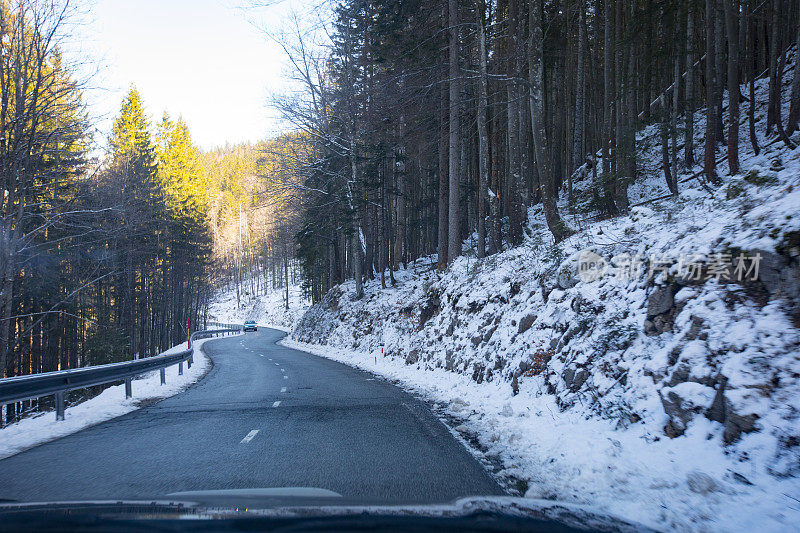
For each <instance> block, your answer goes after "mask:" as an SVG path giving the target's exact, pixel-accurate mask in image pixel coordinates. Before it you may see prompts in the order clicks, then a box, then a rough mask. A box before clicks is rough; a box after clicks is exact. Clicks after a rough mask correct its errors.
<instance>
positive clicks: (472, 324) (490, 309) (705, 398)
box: [285, 70, 800, 531]
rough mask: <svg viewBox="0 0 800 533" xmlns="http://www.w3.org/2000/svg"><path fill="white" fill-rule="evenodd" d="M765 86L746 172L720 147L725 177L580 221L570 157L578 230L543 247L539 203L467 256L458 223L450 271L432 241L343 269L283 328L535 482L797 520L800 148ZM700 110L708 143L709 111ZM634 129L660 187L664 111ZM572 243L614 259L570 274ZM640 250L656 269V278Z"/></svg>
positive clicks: (712, 518)
mask: <svg viewBox="0 0 800 533" xmlns="http://www.w3.org/2000/svg"><path fill="white" fill-rule="evenodd" d="M789 71H790V72H791V71H792V70H789ZM784 81H785V86H784V93H783V94H784V99H783V103H784V111H783V115H782V116H783V117H786V116H787V113H788V96H789V87H790V84H791V75H787V76H786V77H785V79H784ZM756 89H757V102H759V104H758V106H757V109H756V118H757V123H756V128H757V131H758V134H759V143H760V145H761V153H760V154H759V155H757V156H756V155H755V154H754V153H753V149H752V147H751V145H750V141H749V136H748V134H747V129H746V128H745V127H743V128H742V129H741V131H740V141H741V143H740V161H741V172H740V174H738V175H736V176H728V175H727V171H726V170H727V163H726V162H723V163H722V164H721V165H719V167H718V172H719V174H720V178H721V181H722V184H721V185H717V186H713V185H712V186H710V187H709V188H708V189H707V188H706V187H704V186H702V185H701V184H700V183H699V182H698V181H697V180H689V181H686V182H685V183H681V184H680V195H679V196H678V197H677V198H674V199H667V200H663V201H659V202H654V203H650V204H647V205H645V206H639V207H634V208H633V209H631V211H630V213H629V214H627V215H625V216H621V217H616V218H613V219H610V220H604V221H599V222H598V221H596V219H587V217H588V216H590V215H593V214H594V212H592V211H591V210H590V206H591V203H590V199H591V197H592V193H591V180H590V179H588V176H583V177H581V176H580V175H576V177H575V180H574V181H575V184H576V189H577V191H576V197H577V205H578V206H582V208H583V212H580V211H574V212H569V210H567V209H566V205H565V201H563V200H565V199H562V202H561V204H560V205H561V208H562V213H568V214H567V216H566V218H567V220H568V221H570V223H571V224H572V225H573V226H575V227H576V229H579V231H578V233H576V234H575V235H574V236H572V237H571V238H569V239H568V240H566V241H565V242H563V243H560V244H559V245H553V244H552V240H551V239H550V235H549V233H548V232H547V230H546V226H545V224H544V218H543V216H542V213H541V211H540V209H538V208H534V209H531V211H530V213H529V220H530V231H529V232H528V236H527V237H526V241H525V242H524V243H523V244H522V245H521V246H519V247H517V248H514V249H511V250H507V251H504V252H502V253H500V254H496V255H494V256H491V257H488V258H486V259H484V260H483V261H478V260H477V259H476V258H475V257H474V254H471V252H470V250H469V243H470V241H468V242H467V243H466V245H467V246H466V247H465V248H466V254H465V255H464V256H463V257H461V258H459V259H458V260H457V261H456V262H455V263H454V264H453V265H452V266H451V267H450V268H449V269H448V271H447V272H444V273H438V272H437V271H436V270H435V264H436V261H435V257H429V258H423V259H420V260H418V261H416V262H415V263H413V264H411V265H409V266H408V268H407V269H405V270H401V271H400V272H398V273H396V276H395V277H396V278H397V280H398V284H397V286H395V287H390V288H387V289H382V288H381V287H380V283H378V282H368V283H366V284H365V288H364V297H363V298H362V299H361V300H354V299H353V294H354V287H353V283H352V282H349V283H345V284H343V285H342V286H340V287H336V288H334V289H333V290H332V291H331V292H330V293H329V294H328V295H326V297H325V298H324V299H323V301H322V302H320V303H319V304H317V305H315V306H313V307H311V308H310V309H309V311H308V312H307V313H306V314H305V315H304V317H303V318H302V319H301V320H300V322H299V323H298V324H297V326H296V327H295V328H294V329H293V334H292V338H291V340H287V341H285V343H286V344H287V345H290V346H294V347H302V348H304V349H307V350H309V351H313V352H314V353H318V354H320V355H323V356H326V357H332V358H335V359H338V360H340V361H343V362H346V363H348V364H351V365H355V366H359V367H362V368H365V369H368V370H371V371H373V372H376V373H378V374H381V375H384V376H387V377H390V378H392V379H397V380H399V383H401V384H403V385H404V386H406V387H409V388H411V389H412V390H414V391H416V392H417V393H419V394H421V395H422V396H424V397H427V398H429V399H432V400H434V401H436V402H438V403H440V404H441V406H442V408H443V410H444V411H445V413H446V414H449V415H453V416H454V417H457V419H458V420H460V422H457V427H456V428H455V430H456V431H457V432H458V433H460V434H463V435H464V436H465V437H466V439H467V440H469V441H471V442H476V441H477V443H478V445H479V448H480V449H481V450H482V451H481V452H480V454H482V455H483V456H484V457H485V458H487V459H498V460H499V462H500V464H501V465H502V466H501V468H500V470H499V472H498V476H499V477H500V478H501V479H506V480H507V481H508V482H509V484H510V485H511V486H512V487H514V486H516V487H517V488H520V489H523V490H524V492H525V494H526V495H527V496H529V497H533V498H552V499H558V500H564V501H570V502H577V503H583V504H589V505H592V506H595V507H597V508H600V509H603V510H606V511H610V512H613V513H615V514H618V515H621V516H623V517H627V518H630V519H634V520H638V521H640V522H642V523H644V524H647V525H650V526H653V527H656V528H664V529H673V528H677V529H681V530H697V531H704V530H714V531H727V530H737V531H742V530H747V529H757V530H759V531H786V530H791V529H795V530H796V529H797V528H798V524H800V480H798V476H800V331H798V324H800V297H799V294H798V289H800V148H798V149H794V150H791V149H788V148H787V147H786V146H785V145H784V144H783V143H781V142H774V141H773V140H772V139H765V138H764V136H763V134H764V121H765V112H766V109H765V108H766V105H765V101H766V89H767V80H760V81H759V82H758V84H757V87H756ZM747 105H749V104H748V103H745V104H744V106H745V107H744V108H743V111H742V116H743V117H744V116H746V115H745V110H746V107H747ZM695 117H696V124H695V132H696V134H697V137H696V139H695V145H696V146H697V147H698V150H697V152H696V154H695V159H696V160H698V161H701V160H702V153H701V147H702V137H701V136H702V134H703V132H704V129H705V125H704V113H703V111H702V110H700V111H699V112H698V113H697V114H696V115H695ZM794 140H795V142H796V143H798V142H800V134H795V136H794ZM638 141H639V142H638V146H639V147H640V148H641V150H642V153H641V154H640V155H639V158H638V161H639V167H640V174H639V178H638V180H637V182H636V183H635V184H633V185H632V186H631V188H630V190H629V197H630V199H631V202H634V203H635V202H638V201H643V200H646V199H648V198H655V197H658V196H661V195H663V194H665V193H666V192H667V190H666V185H665V181H664V177H663V173H662V172H661V170H660V168H659V166H660V160H661V155H660V144H659V137H658V129H657V127H656V126H650V127H648V128H645V129H644V130H643V131H642V132H640V134H639V139H638ZM722 153H724V152H722V151H721V152H718V154H722ZM681 159H682V154H681ZM696 170H699V167H696V168H695V169H690V170H687V171H685V172H684V173H683V174H682V175H681V176H679V179H683V178H684V177H687V176H688V175H690V173H691V172H693V171H696ZM587 174H588V173H587ZM582 250H591V251H593V252H594V253H596V254H597V255H598V256H599V257H600V258H602V260H603V261H605V263H606V264H607V265H608V267H609V269H608V271H607V272H606V273H605V275H603V276H602V277H600V279H597V280H594V281H591V280H584V279H583V278H581V277H580V276H579V275H578V272H576V268H577V260H578V257H579V252H580V251H582ZM717 254H721V255H719V256H717ZM739 254H744V256H743V257H744V258H745V261H744V266H745V267H751V266H752V265H753V262H752V261H753V258H754V257H760V259H761V260H760V262H759V265H760V273H759V275H758V276H755V277H756V278H757V279H756V280H748V281H744V282H738V281H735V280H726V279H724V278H725V276H724V275H719V274H720V271H721V270H723V269H724V268H727V269H728V270H727V275H728V276H729V277H731V278H734V277H735V275H734V274H735V273H734V269H735V267H736V264H735V261H736V258H737V257H738V255H739ZM728 256H730V257H728ZM637 260H642V261H643V262H644V264H642V265H639V266H641V268H640V269H637V268H631V267H635V266H637V264H638V263H637ZM651 260H654V262H655V263H656V264H657V265H658V266H660V267H663V268H660V269H657V270H655V271H654V274H655V275H654V276H652V277H651V276H649V275H648V274H649V272H648V269H649V261H651ZM693 265H694V266H693ZM698 265H699V268H698ZM726 265H727V267H726ZM692 268H694V271H695V272H699V273H700V274H701V278H702V279H700V280H693V279H689V278H690V277H691V276H689V275H688V273H689V272H691V271H692V270H691V269H692ZM707 277H710V278H711V279H706V278H707ZM717 277H719V278H720V279H715V278H717ZM298 341H305V342H311V343H313V345H312V344H300V343H298ZM321 345H324V346H321Z"/></svg>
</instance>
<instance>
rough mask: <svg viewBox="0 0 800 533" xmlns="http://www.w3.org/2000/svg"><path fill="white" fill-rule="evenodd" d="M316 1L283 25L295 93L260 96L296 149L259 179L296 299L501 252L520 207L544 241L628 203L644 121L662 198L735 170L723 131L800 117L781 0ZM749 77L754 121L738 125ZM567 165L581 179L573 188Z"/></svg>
mask: <svg viewBox="0 0 800 533" xmlns="http://www.w3.org/2000/svg"><path fill="white" fill-rule="evenodd" d="M332 11H333V14H332V16H331V19H330V22H329V23H328V24H327V25H326V24H325V22H326V21H322V22H318V23H315V24H304V23H303V22H302V21H301V20H296V21H295V25H294V27H293V28H291V29H290V30H289V31H287V32H285V33H284V34H282V41H281V42H282V45H283V47H284V50H285V51H286V52H287V55H288V56H289V58H290V62H291V65H292V76H293V78H294V80H295V82H296V90H295V91H294V92H293V93H291V94H287V95H284V96H283V97H282V98H279V99H277V100H276V102H275V105H276V106H277V107H278V108H279V109H280V111H281V113H282V117H283V118H284V120H285V121H286V122H287V123H288V124H290V125H291V127H292V128H293V129H294V130H295V131H297V132H299V133H301V134H302V137H301V138H300V139H301V140H302V146H297V147H295V148H292V149H291V150H289V152H291V153H292V154H294V156H293V157H291V158H289V159H285V160H284V161H283V163H284V164H285V165H286V166H287V169H288V170H287V172H284V173H283V175H272V176H269V177H268V178H269V182H270V184H271V187H272V190H280V191H284V192H285V191H292V194H291V197H292V198H293V199H294V200H295V201H296V208H295V211H296V212H297V213H299V216H300V220H299V221H298V233H297V245H298V257H299V259H300V261H301V264H302V266H303V269H304V270H303V272H304V278H305V283H306V288H307V290H308V291H309V293H310V295H311V296H312V297H313V299H314V301H319V300H320V299H321V298H322V296H323V295H324V294H325V293H326V292H327V291H328V290H329V289H330V288H331V287H333V286H334V285H336V284H338V283H340V282H342V281H343V280H345V279H354V280H355V283H356V287H357V294H359V295H360V294H361V282H362V280H363V279H368V278H369V279H374V278H376V277H379V278H380V280H381V283H382V284H383V285H384V286H385V285H386V283H387V278H388V280H389V282H390V283H391V282H392V281H393V273H394V272H395V270H396V269H397V268H398V266H399V265H402V264H407V263H408V262H409V261H411V260H414V259H416V258H419V257H422V256H427V255H429V254H437V256H438V266H439V268H440V269H445V268H447V266H448V264H450V263H451V262H452V261H453V260H454V259H455V258H456V257H457V256H459V255H461V254H463V253H469V254H471V255H474V256H476V257H477V258H478V259H480V258H482V257H484V256H485V255H487V254H493V253H496V252H497V251H500V250H503V249H507V248H508V247H514V246H516V245H518V244H520V243H521V242H522V240H523V236H524V232H525V231H526V227H527V225H526V220H527V219H528V215H529V210H530V209H534V210H541V211H542V212H543V213H544V217H545V219H546V222H547V226H548V228H549V231H550V234H551V238H552V239H553V241H555V242H559V241H562V240H563V239H565V238H566V237H567V236H569V235H570V234H571V233H573V232H574V231H575V230H579V229H581V228H580V227H579V226H580V224H581V221H585V220H586V219H587V217H588V218H590V219H595V220H597V219H602V218H607V217H612V216H615V215H617V214H623V213H626V212H627V211H628V210H629V208H630V207H631V206H630V205H629V200H628V194H627V191H628V188H629V186H630V185H631V184H632V183H634V180H635V179H636V176H637V173H639V172H640V171H641V165H642V161H641V158H640V157H639V154H640V150H641V147H640V146H637V143H636V135H635V134H636V131H637V130H639V129H640V128H642V127H643V126H645V125H648V124H658V125H659V127H660V131H661V134H660V139H661V145H662V147H661V153H662V161H661V171H662V172H663V175H664V180H665V181H666V183H667V185H668V186H669V190H670V191H671V193H672V194H673V195H677V194H678V192H679V189H680V187H681V185H680V184H681V183H684V182H685V181H687V180H690V179H696V180H700V181H701V182H702V183H703V185H704V186H705V187H706V188H708V189H709V190H711V189H712V188H715V187H718V186H719V185H720V183H721V181H720V178H719V175H718V174H719V173H718V171H717V166H718V165H719V164H720V163H721V162H722V161H726V162H727V165H725V166H726V168H727V169H730V172H731V173H736V172H737V170H738V146H739V138H740V137H743V136H745V135H746V136H747V137H748V138H749V140H750V142H751V143H752V145H753V147H754V149H755V151H756V153H758V151H759V149H760V147H759V144H760V143H765V142H769V143H771V142H782V143H786V144H787V145H791V144H792V141H791V140H790V139H789V136H790V135H791V134H792V132H793V131H795V130H796V129H797V123H798V119H799V118H800V76H796V75H795V76H794V77H793V80H794V81H793V82H792V87H791V95H792V96H791V109H790V110H789V113H788V116H786V115H785V111H784V110H782V109H781V106H780V105H778V101H779V88H780V87H781V86H782V85H783V84H784V83H785V80H789V79H791V76H790V75H791V73H788V72H787V53H789V51H790V50H791V49H792V48H793V47H794V46H796V44H797V41H798V39H800V32H798V2H795V1H792V0H705V1H698V0H637V1H622V0H532V1H519V0H498V1H497V2H485V1H483V0H478V1H475V2H473V1H465V0H448V1H447V2H430V3H429V2H421V1H418V0H417V1H415V0H411V1H408V2H371V1H365V0H352V1H341V2H337V3H335V5H334V6H333V7H332ZM320 27H324V31H321V30H320V29H319V28H320ZM795 68H796V67H795ZM765 77H766V78H768V82H769V87H770V89H769V113H768V119H767V121H766V123H760V124H756V123H755V118H754V112H753V109H754V104H753V92H754V89H753V87H754V83H755V82H756V81H757V80H759V79H761V78H765ZM743 84H745V85H744V86H746V87H749V91H745V92H744V94H742V91H741V90H740V85H743ZM726 91H729V92H730V94H731V95H732V98H731V99H730V114H729V115H728V114H727V105H726V106H725V109H723V94H724V93H725V92H726ZM723 111H725V112H726V113H725V115H724V118H725V120H723ZM697 113H702V116H701V117H697V115H696V114H697ZM728 116H730V117H731V119H730V120H727V117H728ZM697 118H702V119H704V120H701V121H699V122H698V120H697ZM698 123H699V124H702V128H703V129H704V131H703V132H702V134H703V136H704V142H703V143H702V145H696V144H695V141H694V138H695V134H696V132H695V129H696V128H697V127H698V126H697V124H698ZM575 176H588V177H590V179H591V184H592V185H591V195H590V198H589V199H588V200H585V201H579V199H577V198H576V197H575V195H574V194H573V192H574V191H573V179H574V177H575Z"/></svg>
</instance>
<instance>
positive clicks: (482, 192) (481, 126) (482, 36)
mask: <svg viewBox="0 0 800 533" xmlns="http://www.w3.org/2000/svg"><path fill="white" fill-rule="evenodd" d="M485 13H486V4H485V2H484V1H483V0H478V2H477V9H476V15H477V17H478V21H477V22H478V56H479V57H478V66H479V68H480V79H479V80H478V109H477V115H478V116H477V119H478V120H477V122H478V222H477V224H478V243H477V247H478V259H480V258H482V257H483V256H484V255H485V253H486V188H487V187H488V186H489V134H488V132H487V131H486V119H487V109H488V107H489V104H488V72H487V67H486V15H485Z"/></svg>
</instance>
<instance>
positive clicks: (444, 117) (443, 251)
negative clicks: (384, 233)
mask: <svg viewBox="0 0 800 533" xmlns="http://www.w3.org/2000/svg"><path fill="white" fill-rule="evenodd" d="M442 25H443V26H447V16H446V11H445V9H442ZM442 55H444V53H442ZM444 63H445V61H444V59H443V60H442V61H441V63H440V69H441V70H442V71H443V70H444ZM440 102H441V103H440V108H439V110H440V115H439V225H438V229H439V232H438V239H437V252H438V256H439V270H444V269H445V268H446V267H447V223H448V219H449V217H448V213H447V211H448V202H449V187H448V183H449V176H448V168H447V158H448V147H447V138H448V135H449V133H448V127H447V124H448V117H449V106H450V104H449V102H448V96H447V89H446V88H445V84H444V83H443V84H442V87H441V98H440Z"/></svg>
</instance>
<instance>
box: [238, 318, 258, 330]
mask: <svg viewBox="0 0 800 533" xmlns="http://www.w3.org/2000/svg"><path fill="white" fill-rule="evenodd" d="M242 329H244V330H245V331H258V326H257V325H256V321H255V320H247V321H245V323H244V328H242Z"/></svg>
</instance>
